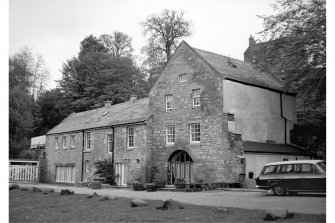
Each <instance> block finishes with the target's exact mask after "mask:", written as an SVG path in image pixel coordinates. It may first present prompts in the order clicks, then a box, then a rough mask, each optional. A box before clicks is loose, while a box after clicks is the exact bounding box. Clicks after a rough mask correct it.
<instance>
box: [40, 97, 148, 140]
mask: <svg viewBox="0 0 335 223" xmlns="http://www.w3.org/2000/svg"><path fill="white" fill-rule="evenodd" d="M148 111H149V98H143V99H139V100H136V101H133V102H131V101H128V102H125V103H121V104H116V105H112V106H110V107H102V108H97V109H93V110H89V111H85V112H79V113H72V114H71V115H70V116H69V117H67V118H66V119H64V120H63V121H62V122H61V123H60V124H59V125H57V126H56V127H54V128H53V129H51V130H50V131H49V132H48V133H47V135H50V134H56V133H63V132H72V131H79V130H83V129H92V128H99V127H106V126H111V125H120V124H127V123H135V122H141V121H145V120H146V119H147V118H148V114H149V113H148Z"/></svg>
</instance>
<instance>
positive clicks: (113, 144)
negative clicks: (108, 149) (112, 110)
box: [111, 126, 115, 185]
mask: <svg viewBox="0 0 335 223" xmlns="http://www.w3.org/2000/svg"><path fill="white" fill-rule="evenodd" d="M111 128H112V130H113V144H112V164H113V172H114V173H115V166H114V143H115V140H114V135H115V129H114V127H113V126H111ZM113 181H114V182H113V185H115V178H113Z"/></svg>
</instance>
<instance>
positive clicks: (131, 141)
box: [127, 127, 134, 148]
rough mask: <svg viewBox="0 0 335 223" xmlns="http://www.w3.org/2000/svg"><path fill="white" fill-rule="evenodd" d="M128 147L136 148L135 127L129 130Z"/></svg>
mask: <svg viewBox="0 0 335 223" xmlns="http://www.w3.org/2000/svg"><path fill="white" fill-rule="evenodd" d="M127 147H128V148H133V147H134V127H128V128H127Z"/></svg>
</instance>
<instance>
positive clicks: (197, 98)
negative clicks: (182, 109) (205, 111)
mask: <svg viewBox="0 0 335 223" xmlns="http://www.w3.org/2000/svg"><path fill="white" fill-rule="evenodd" d="M195 92H197V93H195ZM200 95H201V91H200V88H198V89H192V107H193V108H198V107H200V106H201V101H200V98H201V96H200ZM195 102H197V104H195Z"/></svg>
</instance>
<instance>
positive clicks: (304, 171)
mask: <svg viewBox="0 0 335 223" xmlns="http://www.w3.org/2000/svg"><path fill="white" fill-rule="evenodd" d="M300 176H301V177H300V178H301V179H300V185H301V190H302V191H315V190H316V187H315V186H316V183H315V182H316V179H315V178H318V177H317V175H316V174H315V173H314V169H313V164H311V163H302V164H301V169H300Z"/></svg>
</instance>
